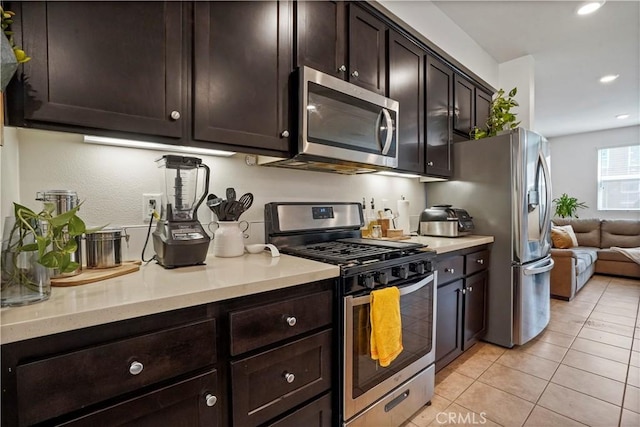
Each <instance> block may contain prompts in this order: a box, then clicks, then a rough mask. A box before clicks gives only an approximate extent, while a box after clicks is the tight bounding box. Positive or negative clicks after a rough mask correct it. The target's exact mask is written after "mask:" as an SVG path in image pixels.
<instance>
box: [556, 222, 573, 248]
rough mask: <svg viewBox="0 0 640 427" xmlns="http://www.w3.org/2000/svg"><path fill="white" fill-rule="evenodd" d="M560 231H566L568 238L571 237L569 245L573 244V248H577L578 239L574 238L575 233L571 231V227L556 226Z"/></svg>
mask: <svg viewBox="0 0 640 427" xmlns="http://www.w3.org/2000/svg"><path fill="white" fill-rule="evenodd" d="M557 227H559V228H561V229H563V230H564V231H566V232H567V233H568V234H569V237H571V243H573V246H578V239H577V237H576V233H575V232H574V231H573V227H572V226H571V225H561V226H557Z"/></svg>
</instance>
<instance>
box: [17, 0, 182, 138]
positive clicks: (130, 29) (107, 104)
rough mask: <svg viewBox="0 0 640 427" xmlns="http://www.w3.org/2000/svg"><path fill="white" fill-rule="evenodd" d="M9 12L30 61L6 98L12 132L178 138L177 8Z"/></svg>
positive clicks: (46, 6) (80, 5) (33, 5)
mask: <svg viewBox="0 0 640 427" xmlns="http://www.w3.org/2000/svg"><path fill="white" fill-rule="evenodd" d="M16 6H20V7H21V9H20V10H19V11H18V13H19V15H18V16H19V18H20V19H21V23H19V24H18V23H17V24H16V25H20V24H21V29H22V34H21V35H22V45H23V47H24V49H25V51H26V52H28V53H29V56H31V61H29V62H27V63H25V64H24V68H23V70H24V76H25V78H24V79H22V80H21V81H19V85H20V89H19V90H18V91H13V92H12V93H11V95H10V96H11V97H13V99H12V100H11V102H13V105H14V106H16V105H17V106H19V107H18V108H20V109H21V110H22V111H21V114H18V115H13V116H11V115H10V123H11V124H14V125H17V126H25V125H27V126H28V125H29V123H33V122H40V123H43V124H48V123H52V124H61V125H64V126H68V127H74V126H80V127H82V128H84V129H86V128H96V129H107V130H113V131H123V132H133V133H139V134H148V135H158V136H166V137H171V138H179V137H181V136H182V132H183V128H182V116H183V113H184V112H183V111H182V105H183V100H182V96H183V91H182V81H183V78H184V73H185V71H184V67H183V62H182V59H183V50H182V48H183V31H182V30H183V27H182V25H183V24H182V23H183V19H182V13H183V7H182V4H181V3H180V2H46V3H45V2H22V3H21V4H20V5H18V4H16ZM12 7H13V5H12ZM18 36H20V35H18ZM9 109H11V107H9Z"/></svg>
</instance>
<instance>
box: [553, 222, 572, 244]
mask: <svg viewBox="0 0 640 427" xmlns="http://www.w3.org/2000/svg"><path fill="white" fill-rule="evenodd" d="M551 241H552V242H553V247H554V248H558V249H569V248H572V247H573V241H572V240H571V236H570V235H569V233H568V232H567V231H566V230H565V229H564V228H562V227H551Z"/></svg>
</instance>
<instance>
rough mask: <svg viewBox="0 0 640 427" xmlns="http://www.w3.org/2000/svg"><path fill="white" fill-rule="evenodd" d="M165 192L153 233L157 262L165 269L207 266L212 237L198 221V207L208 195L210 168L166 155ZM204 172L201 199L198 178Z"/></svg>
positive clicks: (162, 162)
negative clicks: (206, 261)
mask: <svg viewBox="0 0 640 427" xmlns="http://www.w3.org/2000/svg"><path fill="white" fill-rule="evenodd" d="M156 163H158V167H159V168H164V169H165V173H164V185H165V190H164V193H163V195H162V209H161V213H160V220H159V221H158V226H157V227H156V230H155V231H154V232H153V248H154V250H155V252H156V259H157V261H158V263H159V264H160V265H162V266H163V267H164V268H175V267H183V266H187V265H197V264H204V260H205V258H206V257H207V251H208V249H209V242H210V240H211V239H210V238H209V236H208V235H207V233H205V231H204V229H203V228H202V225H201V224H200V222H199V221H198V207H199V206H200V204H201V203H202V202H203V201H204V199H205V198H206V196H207V193H208V192H209V174H210V171H209V167H208V166H207V165H205V164H203V163H202V160H201V159H198V158H195V157H182V156H173V155H164V156H162V157H161V158H159V159H158V160H156ZM200 169H203V170H204V185H203V188H202V194H201V196H200V197H199V198H198V196H197V193H198V176H199V175H200V174H199V171H200Z"/></svg>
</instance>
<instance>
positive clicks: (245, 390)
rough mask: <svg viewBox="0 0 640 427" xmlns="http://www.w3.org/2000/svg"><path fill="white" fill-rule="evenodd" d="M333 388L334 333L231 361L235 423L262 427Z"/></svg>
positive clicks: (319, 335)
mask: <svg viewBox="0 0 640 427" xmlns="http://www.w3.org/2000/svg"><path fill="white" fill-rule="evenodd" d="M330 387H331V331H324V332H320V333H318V334H315V335H311V336H309V337H307V338H303V339H300V340H297V341H294V342H292V343H290V344H287V345H283V346H281V347H278V348H276V349H274V350H270V351H266V352H264V353H260V354H257V355H255V356H250V357H247V358H245V359H242V360H238V361H236V362H232V363H231V395H232V401H233V424H234V425H240V426H257V425H260V424H263V423H264V422H266V421H269V420H270V419H272V418H274V417H276V416H278V415H280V414H282V413H284V412H286V411H288V410H289V409H292V408H294V407H295V406H296V405H299V404H301V403H303V402H305V401H307V400H309V399H311V398H313V397H315V396H317V395H318V394H320V393H322V392H324V391H326V390H328V389H329V388H330Z"/></svg>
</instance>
